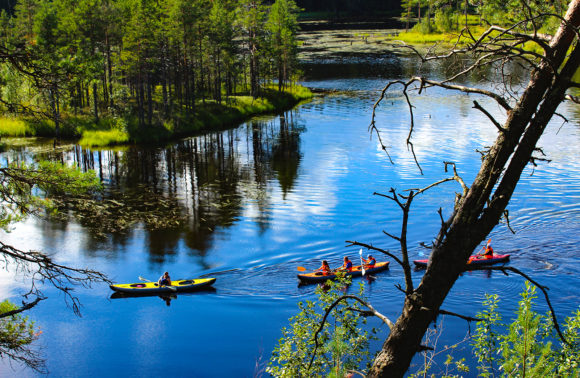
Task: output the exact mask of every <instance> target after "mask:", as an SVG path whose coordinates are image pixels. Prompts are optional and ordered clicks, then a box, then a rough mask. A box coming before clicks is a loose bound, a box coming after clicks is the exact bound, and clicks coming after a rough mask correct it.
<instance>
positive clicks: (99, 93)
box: [0, 0, 299, 140]
mask: <svg viewBox="0 0 580 378" xmlns="http://www.w3.org/2000/svg"><path fill="white" fill-rule="evenodd" d="M10 5H13V7H12V8H11V9H8V10H6V9H3V10H2V13H1V15H0V41H1V42H0V45H1V46H2V47H1V48H2V54H3V55H4V56H10V57H13V58H15V59H17V61H18V63H17V64H9V62H4V63H3V64H2V65H1V66H0V89H1V90H2V92H1V93H2V95H1V96H0V104H1V106H2V109H1V110H2V112H3V113H5V114H6V113H9V114H18V115H20V116H23V115H24V116H26V117H29V118H30V117H32V118H34V119H36V120H39V121H38V122H36V123H37V124H38V123H40V124H42V123H43V122H44V124H46V121H42V120H46V119H49V120H50V122H49V125H48V126H47V127H48V128H49V129H51V128H52V129H54V134H55V135H56V136H57V137H59V136H60V135H65V136H67V135H68V136H70V134H73V135H74V134H75V133H77V131H76V130H74V127H76V126H74V125H72V124H73V123H76V124H79V123H83V122H84V123H85V124H87V123H88V124H89V125H100V126H99V127H100V128H101V129H102V128H110V129H111V130H113V131H114V130H121V131H125V130H126V131H129V136H130V139H132V140H139V139H143V138H145V137H144V135H145V133H144V132H143V131H144V130H147V133H146V134H147V135H148V138H153V139H154V140H155V139H163V135H156V134H163V133H165V134H167V133H171V134H172V135H179V134H180V133H183V132H184V128H186V129H187V128H188V130H189V129H191V128H194V129H195V128H199V127H201V125H203V124H206V123H212V122H211V121H212V119H211V118H212V117H215V114H218V115H219V114H221V115H222V116H221V117H220V120H219V121H220V123H233V122H234V121H239V120H240V119H239V118H240V116H241V115H243V114H244V112H254V113H256V112H257V111H256V110H255V107H256V106H258V107H259V106H264V108H265V110H272V109H271V106H270V108H269V107H268V106H265V105H263V101H262V102H260V101H257V100H256V99H258V98H261V99H264V98H265V99H268V98H271V99H274V100H276V99H277V100H278V102H277V103H274V107H276V108H280V107H288V106H290V105H293V104H294V103H295V102H296V101H295V97H292V96H286V97H284V96H281V95H280V94H277V92H278V93H279V92H282V91H286V92H288V91H289V88H290V86H291V83H293V82H294V81H295V80H296V77H297V76H296V74H297V70H296V54H297V43H296V39H295V36H296V31H297V14H298V11H299V8H298V7H297V5H296V4H295V3H294V1H292V0H277V1H275V2H272V3H270V4H265V3H262V2H261V1H256V0H243V1H234V0H218V1H210V0H163V1H150V0H145V1H142V0H120V1H110V0H86V1H71V0H57V1H39V0H22V1H18V2H16V3H15V4H10ZM234 96H236V97H234ZM288 97H290V98H288ZM280 98H282V101H280ZM225 105H227V107H225ZM248 107H253V108H252V109H251V110H247V108H248ZM200 108H201V109H200ZM232 109H233V110H232ZM258 110H259V109H258ZM258 112H259V111H258ZM73 121H74V122H73ZM214 121H215V120H214ZM5 122H9V120H6V119H5ZM214 123H216V122H214ZM192 125H193V126H192ZM71 127H72V128H73V130H72V131H71V130H70V128H71ZM40 128H41V129H42V127H40ZM49 134H50V132H49ZM151 135H153V137H151ZM140 136H141V137H140Z"/></svg>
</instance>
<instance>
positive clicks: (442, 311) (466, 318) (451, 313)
mask: <svg viewBox="0 0 580 378" xmlns="http://www.w3.org/2000/svg"><path fill="white" fill-rule="evenodd" d="M439 314H441V315H451V316H455V317H457V318H460V319H463V320H466V321H468V322H480V321H482V320H483V319H481V318H474V317H471V316H466V315H461V314H458V313H455V312H451V311H447V310H443V309H439Z"/></svg>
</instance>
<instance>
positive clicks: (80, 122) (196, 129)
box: [0, 85, 314, 147]
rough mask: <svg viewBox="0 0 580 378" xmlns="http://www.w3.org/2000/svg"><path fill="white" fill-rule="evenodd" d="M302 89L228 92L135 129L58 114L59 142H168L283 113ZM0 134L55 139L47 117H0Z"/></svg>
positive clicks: (303, 95)
mask: <svg viewBox="0 0 580 378" xmlns="http://www.w3.org/2000/svg"><path fill="white" fill-rule="evenodd" d="M313 96H314V95H313V93H312V92H311V91H310V90H309V89H308V88H306V87H303V86H299V85H295V86H292V87H290V88H289V89H287V90H284V91H282V92H278V91H276V90H269V89H266V90H265V91H264V95H263V97H257V98H255V99H254V98H251V97H249V96H231V97H230V98H229V99H228V101H227V102H226V101H224V102H222V103H221V104H218V103H216V102H212V101H206V103H205V104H203V103H200V104H199V106H198V107H197V108H196V109H195V111H194V112H193V113H190V114H186V113H184V114H182V115H180V116H178V117H175V118H173V119H163V118H158V119H156V121H155V122H154V123H153V124H152V125H147V126H145V127H141V128H139V126H138V125H137V124H136V123H135V122H134V120H132V119H127V118H122V117H121V118H115V117H113V116H109V115H107V116H105V117H102V118H101V119H100V120H99V122H98V123H96V122H95V121H94V118H93V116H92V115H90V114H87V115H81V116H78V115H73V114H65V113H63V123H62V125H61V130H60V133H61V135H60V138H59V139H60V140H62V141H75V143H77V144H79V145H80V146H82V147H107V146H118V145H147V144H162V143H167V142H170V141H172V140H177V139H181V138H185V137H188V136H193V135H196V134H198V133H200V132H211V131H217V130H223V129H227V128H229V127H232V126H235V125H239V124H241V123H243V122H245V121H247V120H248V119H251V118H252V117H254V116H258V115H264V114H276V113H280V112H284V111H288V110H290V109H292V108H294V107H295V106H296V105H298V104H299V103H301V102H303V101H307V100H309V99H311V98H312V97H313ZM0 121H1V123H2V126H1V127H0V135H1V137H6V138H38V137H45V138H56V132H55V128H54V123H53V122H52V121H51V120H41V121H39V120H34V119H29V118H26V117H12V116H10V115H8V116H7V115H6V114H4V115H2V116H0Z"/></svg>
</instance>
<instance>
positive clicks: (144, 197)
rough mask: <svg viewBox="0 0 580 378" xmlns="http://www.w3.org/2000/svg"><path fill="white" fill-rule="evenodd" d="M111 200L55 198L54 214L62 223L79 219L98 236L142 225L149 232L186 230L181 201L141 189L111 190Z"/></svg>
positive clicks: (144, 187) (108, 195)
mask: <svg viewBox="0 0 580 378" xmlns="http://www.w3.org/2000/svg"><path fill="white" fill-rule="evenodd" d="M106 196H107V198H101V199H99V198H94V197H84V198H52V201H54V203H55V204H56V205H57V209H58V210H59V211H58V212H57V213H56V214H52V215H50V217H52V218H53V219H54V218H55V217H56V218H57V219H60V220H62V221H67V220H70V219H71V218H72V219H76V220H78V221H79V222H80V223H81V224H82V225H83V226H85V227H88V228H89V229H90V230H91V231H92V232H93V234H94V235H95V236H97V237H103V238H104V237H105V236H107V234H111V233H126V232H128V231H130V230H131V229H132V228H134V227H135V226H136V225H138V224H140V223H142V224H144V225H145V227H146V228H147V229H149V230H159V229H170V228H179V227H182V226H183V225H184V224H185V222H186V221H187V216H186V215H184V214H186V212H184V211H183V209H181V208H180V206H179V204H178V200H177V198H167V197H165V196H163V195H160V194H157V193H154V192H152V191H151V190H150V189H149V188H148V187H146V186H140V187H137V188H135V189H134V191H131V192H121V191H111V190H109V191H108V192H107V194H106Z"/></svg>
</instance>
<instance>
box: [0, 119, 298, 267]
mask: <svg viewBox="0 0 580 378" xmlns="http://www.w3.org/2000/svg"><path fill="white" fill-rule="evenodd" d="M298 121H299V120H298V118H297V117H296V115H295V113H293V112H287V113H285V114H281V115H279V116H277V117H273V118H264V119H258V120H253V121H252V122H250V123H247V124H245V125H243V126H242V127H239V128H237V129H232V130H226V131H222V132H216V133H211V134H206V135H201V136H197V137H192V138H188V139H185V140H182V141H179V142H176V143H174V144H171V145H169V146H164V147H145V148H142V147H135V146H131V147H127V148H123V149H113V150H90V149H85V148H82V147H80V146H78V145H73V146H69V148H66V149H61V150H56V151H55V150H50V149H46V150H45V151H42V152H40V153H38V155H39V158H42V159H49V160H55V161H63V162H68V163H72V164H77V165H78V166H79V167H81V168H82V169H83V170H85V171H86V170H89V169H90V170H94V171H96V172H97V174H98V175H99V177H100V179H101V181H102V182H103V183H104V184H105V190H104V194H103V196H104V198H103V200H104V201H105V202H106V203H107V204H108V207H107V210H104V211H103V213H102V214H100V216H99V217H96V218H90V217H83V218H82V219H76V220H75V219H72V218H68V219H62V220H61V222H60V225H59V226H58V227H56V229H60V230H64V229H66V228H67V227H68V226H69V223H71V222H77V221H78V222H80V224H81V225H82V226H83V227H84V228H86V229H87V231H88V233H89V234H90V235H92V237H93V239H99V238H100V239H102V238H103V237H106V238H108V237H110V238H111V241H112V242H113V243H114V244H121V245H122V244H124V242H125V241H126V240H127V237H128V235H129V234H130V233H131V231H132V230H134V229H135V227H138V226H141V225H142V226H143V228H144V229H145V230H146V231H147V232H146V238H147V244H148V249H149V251H150V259H151V260H152V261H154V262H163V261H164V260H165V259H166V258H167V257H169V256H171V255H173V254H175V250H176V249H177V248H178V244H179V243H180V242H181V241H183V242H184V243H185V244H186V245H187V247H189V248H190V249H191V250H192V252H193V253H196V254H198V255H200V256H204V255H205V253H206V252H207V250H208V249H209V248H210V247H211V244H212V238H213V236H214V234H215V232H216V230H217V229H221V228H224V227H226V228H227V227H230V226H232V225H233V224H235V223H236V222H237V221H238V220H239V219H240V217H242V216H244V214H243V211H244V210H243V208H244V206H243V202H244V201H247V200H248V199H249V200H250V201H254V202H255V204H256V208H257V212H258V213H257V214H255V215H254V216H255V218H256V220H257V223H258V224H259V227H260V229H261V230H262V232H264V231H266V230H267V229H268V228H269V225H270V222H269V216H270V215H269V210H268V208H269V203H268V201H269V200H268V197H269V196H268V195H267V192H268V190H270V189H271V187H279V188H280V190H281V191H282V193H284V196H285V195H286V194H287V193H289V192H291V191H292V188H293V187H294V183H295V181H296V179H297V177H298V169H299V166H300V160H301V152H300V133H301V132H302V131H303V130H304V129H303V128H302V127H300V126H299V125H298ZM30 154H31V151H30V149H28V148H18V149H13V150H11V151H9V152H7V153H6V154H5V158H6V159H7V160H9V161H14V160H25V159H29V158H30V157H29V155H30ZM129 217H131V218H129ZM51 229H53V228H51ZM46 232H49V231H48V230H46ZM52 232H54V229H53V231H52ZM89 244H90V243H89ZM86 247H87V249H88V250H90V249H91V246H90V245H87V246H86Z"/></svg>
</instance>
